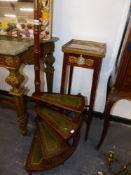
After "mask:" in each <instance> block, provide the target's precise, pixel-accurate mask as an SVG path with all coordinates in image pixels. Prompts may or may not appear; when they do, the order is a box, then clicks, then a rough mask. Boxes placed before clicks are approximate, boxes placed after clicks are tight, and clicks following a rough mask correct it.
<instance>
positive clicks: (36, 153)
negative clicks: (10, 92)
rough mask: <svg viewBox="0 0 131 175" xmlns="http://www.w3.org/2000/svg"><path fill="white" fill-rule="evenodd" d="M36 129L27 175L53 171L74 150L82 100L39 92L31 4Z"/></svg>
mask: <svg viewBox="0 0 131 175" xmlns="http://www.w3.org/2000/svg"><path fill="white" fill-rule="evenodd" d="M34 19H35V20H34V21H35V22H34V62H35V65H34V66H35V93H34V94H33V95H32V98H33V99H35V101H36V106H35V108H34V110H35V112H36V128H35V133H34V136H33V139H32V143H31V146H30V149H29V154H28V156H27V160H26V164H25V168H26V170H27V171H28V172H29V174H31V173H32V172H35V171H44V170H48V169H51V168H54V167H56V166H58V165H60V164H62V163H63V162H64V161H65V160H67V159H68V158H69V157H70V156H71V155H72V154H73V152H74V151H75V150H76V148H77V145H78V143H79V138H80V128H81V123H82V112H83V110H84V106H85V99H84V97H83V96H81V95H65V94H59V93H50V94H49V93H41V92H40V48H39V47H40V46H39V4H38V0H35V3H34Z"/></svg>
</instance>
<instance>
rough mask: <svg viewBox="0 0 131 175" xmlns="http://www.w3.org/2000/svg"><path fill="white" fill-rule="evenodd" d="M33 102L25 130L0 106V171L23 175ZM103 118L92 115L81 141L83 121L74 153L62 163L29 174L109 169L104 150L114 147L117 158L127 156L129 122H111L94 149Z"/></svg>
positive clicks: (90, 174) (89, 174) (85, 174)
mask: <svg viewBox="0 0 131 175" xmlns="http://www.w3.org/2000/svg"><path fill="white" fill-rule="evenodd" d="M32 107H33V103H32V104H30V105H27V116H28V121H29V122H28V134H27V136H22V135H21V134H20V132H19V128H18V123H17V116H16V112H15V111H14V110H12V109H8V108H2V107H1V108H0V175H27V174H28V173H27V172H26V171H25V169H24V163H25V160H26V157H27V154H28V149H29V146H30V143H31V140H32V135H33V131H34V127H35V126H34V117H35V113H34V112H33V111H32ZM102 124H103V121H102V120H100V119H98V118H95V117H94V119H93V124H92V126H91V130H90V134H89V139H88V141H87V142H85V141H84V134H85V133H84V132H85V123H83V126H82V129H81V138H80V143H79V146H78V148H77V150H76V151H75V153H74V154H73V155H72V156H71V157H70V158H69V159H68V160H67V161H66V162H65V163H64V164H62V165H60V166H58V167H56V168H54V169H52V170H49V171H46V172H37V173H32V175H96V173H97V171H104V172H106V174H107V175H110V174H111V173H110V172H109V171H108V169H107V165H106V160H105V154H106V153H107V152H108V151H109V150H112V149H113V150H115V152H116V154H117V156H118V159H119V160H120V162H127V161H129V160H131V126H129V125H124V124H120V123H115V122H111V126H110V130H109V133H108V135H107V137H106V139H105V141H104V144H103V145H102V147H101V148H100V150H99V151H98V150H96V144H97V143H98V140H99V137H100V133H101V129H102Z"/></svg>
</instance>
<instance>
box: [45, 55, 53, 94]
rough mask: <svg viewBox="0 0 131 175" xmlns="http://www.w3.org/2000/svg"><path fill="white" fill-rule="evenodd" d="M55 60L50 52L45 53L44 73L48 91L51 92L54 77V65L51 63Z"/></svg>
mask: <svg viewBox="0 0 131 175" xmlns="http://www.w3.org/2000/svg"><path fill="white" fill-rule="evenodd" d="M54 62H55V58H54V56H53V54H52V53H49V54H46V55H45V57H44V63H45V65H46V67H45V70H44V71H45V73H46V80H47V89H48V92H52V89H53V77H54V67H53V64H54Z"/></svg>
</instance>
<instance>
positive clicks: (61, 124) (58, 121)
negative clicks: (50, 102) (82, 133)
mask: <svg viewBox="0 0 131 175" xmlns="http://www.w3.org/2000/svg"><path fill="white" fill-rule="evenodd" d="M37 112H38V113H39V114H40V116H41V118H42V119H43V120H44V121H45V122H47V124H49V125H50V127H53V129H55V130H56V131H57V132H58V133H59V134H60V135H61V136H63V138H65V139H68V138H69V137H70V136H71V134H73V133H74V132H75V130H76V129H77V128H78V127H79V126H80V122H78V123H77V124H76V123H73V121H72V120H71V119H69V116H66V115H65V114H62V113H60V112H57V111H55V110H52V109H51V108H46V107H44V108H42V107H41V108H40V109H38V110H37Z"/></svg>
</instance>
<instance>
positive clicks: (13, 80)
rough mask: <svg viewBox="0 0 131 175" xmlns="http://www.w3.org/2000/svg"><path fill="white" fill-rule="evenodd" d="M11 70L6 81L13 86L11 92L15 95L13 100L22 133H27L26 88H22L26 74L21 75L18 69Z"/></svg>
mask: <svg viewBox="0 0 131 175" xmlns="http://www.w3.org/2000/svg"><path fill="white" fill-rule="evenodd" d="M9 71H10V74H9V76H8V77H7V78H6V80H5V81H6V82H7V83H8V84H9V85H11V87H12V89H11V90H10V94H11V95H13V101H14V104H15V108H16V111H17V115H18V122H19V128H20V131H21V133H22V134H23V135H25V134H26V133H27V121H26V115H25V109H24V90H23V89H22V88H20V85H21V83H22V82H23V80H24V76H23V75H21V74H20V73H19V72H18V70H17V71H16V70H13V71H12V70H9Z"/></svg>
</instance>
